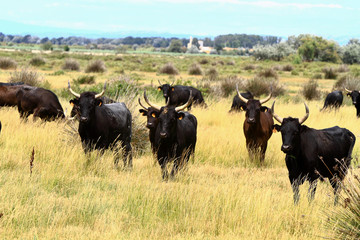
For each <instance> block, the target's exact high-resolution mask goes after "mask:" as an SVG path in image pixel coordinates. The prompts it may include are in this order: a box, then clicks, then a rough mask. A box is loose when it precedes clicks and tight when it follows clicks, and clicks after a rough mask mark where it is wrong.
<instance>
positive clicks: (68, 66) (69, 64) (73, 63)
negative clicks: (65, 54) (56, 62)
mask: <svg viewBox="0 0 360 240" xmlns="http://www.w3.org/2000/svg"><path fill="white" fill-rule="evenodd" d="M62 69H63V70H70V71H79V70H80V63H79V62H78V61H77V60H75V59H72V58H68V59H66V60H65V63H64V65H63V66H62Z"/></svg>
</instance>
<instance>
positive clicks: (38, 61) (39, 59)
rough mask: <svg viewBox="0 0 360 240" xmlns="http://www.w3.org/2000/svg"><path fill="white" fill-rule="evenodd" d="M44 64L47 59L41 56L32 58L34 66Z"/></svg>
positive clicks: (31, 62)
mask: <svg viewBox="0 0 360 240" xmlns="http://www.w3.org/2000/svg"><path fill="white" fill-rule="evenodd" d="M44 64H45V59H44V58H42V57H40V56H36V57H33V58H32V59H31V60H30V65H32V66H41V65H44Z"/></svg>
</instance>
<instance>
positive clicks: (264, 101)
mask: <svg viewBox="0 0 360 240" xmlns="http://www.w3.org/2000/svg"><path fill="white" fill-rule="evenodd" d="M271 95H272V91H271V92H270V94H269V96H267V98H265V99H260V100H259V101H260V104H264V103H266V102H267V101H269V100H270V98H271Z"/></svg>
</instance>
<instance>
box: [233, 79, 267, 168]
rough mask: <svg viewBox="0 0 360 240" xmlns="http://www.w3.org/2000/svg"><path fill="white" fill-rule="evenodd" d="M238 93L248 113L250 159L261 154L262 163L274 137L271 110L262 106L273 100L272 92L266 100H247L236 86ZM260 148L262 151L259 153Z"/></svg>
mask: <svg viewBox="0 0 360 240" xmlns="http://www.w3.org/2000/svg"><path fill="white" fill-rule="evenodd" d="M236 92H237V94H238V96H239V98H240V99H241V100H242V101H243V102H245V103H246V113H245V121H244V125H243V127H244V135H245V138H246V147H247V150H248V152H249V155H250V157H254V156H255V153H257V152H260V161H261V162H263V161H264V158H265V152H266V148H267V142H268V140H269V138H270V137H271V135H272V126H273V124H274V121H273V119H272V115H271V110H270V109H269V108H267V107H265V106H262V104H264V103H266V102H267V101H269V100H270V98H271V92H270V94H269V96H268V97H266V98H265V99H260V100H256V99H246V98H244V97H243V96H242V95H241V94H240V92H239V88H238V85H236ZM259 148H260V151H259Z"/></svg>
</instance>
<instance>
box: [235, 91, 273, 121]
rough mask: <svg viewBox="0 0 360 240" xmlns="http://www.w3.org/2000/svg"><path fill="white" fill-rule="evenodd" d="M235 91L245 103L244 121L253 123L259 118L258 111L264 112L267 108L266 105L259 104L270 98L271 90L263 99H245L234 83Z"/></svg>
mask: <svg viewBox="0 0 360 240" xmlns="http://www.w3.org/2000/svg"><path fill="white" fill-rule="evenodd" d="M236 92H237V94H238V96H239V98H240V99H241V100H242V101H243V102H245V103H246V114H245V116H246V121H247V122H248V123H250V124H254V123H256V122H259V119H260V112H266V111H267V110H268V108H267V107H263V106H261V104H263V103H266V102H267V101H269V100H270V98H271V94H272V93H271V92H270V94H269V96H267V97H266V98H265V99H260V100H255V99H246V98H244V97H243V96H242V95H241V94H240V92H239V87H238V85H236Z"/></svg>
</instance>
